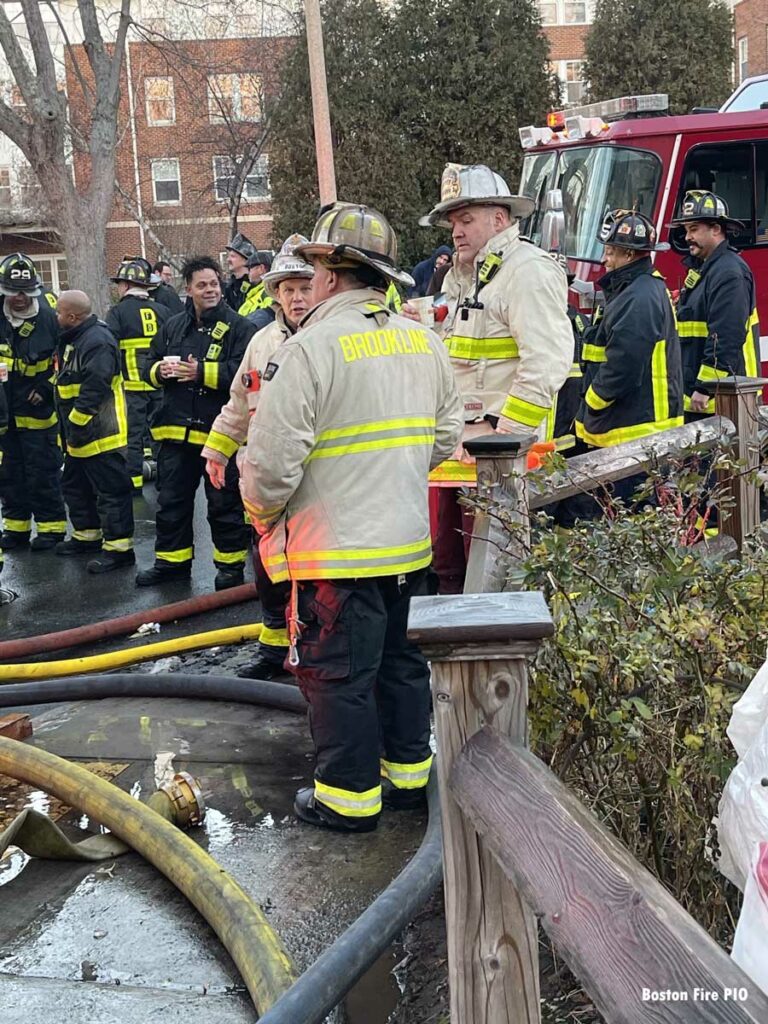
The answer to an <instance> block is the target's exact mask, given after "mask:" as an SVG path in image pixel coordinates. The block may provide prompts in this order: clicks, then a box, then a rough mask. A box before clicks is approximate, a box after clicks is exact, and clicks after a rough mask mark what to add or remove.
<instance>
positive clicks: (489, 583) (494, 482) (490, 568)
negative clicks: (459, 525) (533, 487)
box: [464, 434, 536, 594]
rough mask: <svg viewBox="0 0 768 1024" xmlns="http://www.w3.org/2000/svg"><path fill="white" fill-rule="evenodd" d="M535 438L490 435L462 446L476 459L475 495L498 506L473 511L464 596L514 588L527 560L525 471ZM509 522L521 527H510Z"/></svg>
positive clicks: (527, 532) (528, 436) (532, 436)
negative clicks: (490, 510) (517, 571)
mask: <svg viewBox="0 0 768 1024" xmlns="http://www.w3.org/2000/svg"><path fill="white" fill-rule="evenodd" d="M535 440H536V437H535V435H534V434H525V435H519V434H488V435H487V436H483V437H478V438H475V440H474V441H467V442H466V444H465V445H464V447H465V448H466V450H467V452H468V453H469V454H470V455H472V456H473V457H474V458H475V459H477V496H478V497H479V498H483V499H485V500H487V501H491V502H494V503H495V504H496V505H497V506H498V511H497V512H496V513H495V514H492V515H489V514H488V513H487V512H484V511H482V510H481V509H478V510H477V511H476V512H475V522H474V528H473V530H472V543H471V545H470V548H469V558H468V559H467V575H466V578H465V581H464V593H465V594H487V593H500V592H501V591H502V590H511V589H513V588H514V587H515V583H514V569H515V566H516V565H519V564H520V563H521V562H522V561H523V559H524V558H525V555H526V549H527V547H528V542H529V540H530V520H529V512H528V490H527V485H526V479H525V474H526V464H527V461H528V451H529V449H530V448H531V446H532V445H533V443H534V442H535ZM511 524H518V525H515V526H513V528H512V529H511V530H510V529H508V528H507V526H508V525H511ZM510 575H511V576H512V579H511V580H510ZM518 587H519V584H518Z"/></svg>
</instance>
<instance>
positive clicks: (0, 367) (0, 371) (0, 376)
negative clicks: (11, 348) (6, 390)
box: [0, 363, 8, 384]
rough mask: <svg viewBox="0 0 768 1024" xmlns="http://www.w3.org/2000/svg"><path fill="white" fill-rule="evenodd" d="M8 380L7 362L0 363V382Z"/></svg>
mask: <svg viewBox="0 0 768 1024" xmlns="http://www.w3.org/2000/svg"><path fill="white" fill-rule="evenodd" d="M7 380H8V363H0V384H4V383H5V382H6V381H7Z"/></svg>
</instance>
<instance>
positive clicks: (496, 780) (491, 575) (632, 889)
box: [409, 378, 768, 1024]
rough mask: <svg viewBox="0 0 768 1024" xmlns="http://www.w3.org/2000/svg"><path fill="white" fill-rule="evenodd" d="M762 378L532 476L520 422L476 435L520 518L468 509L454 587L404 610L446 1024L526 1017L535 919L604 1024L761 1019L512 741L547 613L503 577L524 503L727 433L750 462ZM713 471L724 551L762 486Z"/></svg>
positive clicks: (766, 1016) (504, 497)
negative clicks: (463, 563)
mask: <svg viewBox="0 0 768 1024" xmlns="http://www.w3.org/2000/svg"><path fill="white" fill-rule="evenodd" d="M763 383H765V382H762V381H754V380H747V379H744V378H730V379H726V380H725V381H722V382H719V390H718V395H717V415H716V416H714V417H711V418H709V419H705V420H700V421H698V422H697V423H693V424H689V425H686V426H684V427H679V428H676V429H674V430H669V431H666V432H664V433H663V434H658V435H655V436H654V437H653V438H646V439H644V440H642V441H636V442H630V443H627V444H622V445H617V446H615V447H613V448H610V449H606V450H605V451H601V452H595V453H590V454H587V455H583V456H577V457H574V458H573V459H571V460H569V463H568V466H567V469H566V470H565V471H564V472H563V473H562V474H561V475H560V476H559V477H557V478H555V479H554V480H550V482H549V484H548V490H547V491H546V493H545V492H540V491H538V490H537V489H536V487H535V485H532V486H530V487H529V486H528V480H527V478H526V474H525V464H526V452H527V450H528V448H529V447H530V444H531V443H532V441H533V438H513V437H496V436H491V437H489V438H487V439H486V438H483V439H480V440H479V441H477V442H474V443H473V454H475V455H476V456H477V471H478V492H479V494H480V495H481V496H484V497H486V498H488V499H490V500H491V501H493V502H494V503H496V504H500V505H502V506H504V507H505V508H506V510H507V511H506V520H505V521H506V522H516V523H517V524H518V526H519V528H515V529H512V530H508V529H506V528H505V526H504V523H503V522H502V521H501V520H500V518H499V517H498V516H496V515H487V514H485V513H483V512H481V513H479V514H477V515H476V519H475V529H474V534H473V540H472V546H471V550H470V560H469V571H468V574H467V585H466V587H465V593H464V594H463V595H460V596H457V597H447V596H446V597H424V598H417V599H414V601H413V602H412V606H411V612H410V618H409V635H410V636H411V637H412V638H413V639H414V640H416V641H417V642H418V643H419V644H420V645H421V647H422V649H423V650H424V652H425V653H426V655H427V656H428V658H429V659H430V661H431V665H432V690H433V700H434V711H435V732H436V739H437V772H438V780H439V788H440V800H441V809H442V814H443V862H444V889H445V907H446V922H447V935H448V966H449V983H450V1002H451V1024H539V1022H540V1020H541V1011H540V987H539V967H538V924H539V923H540V924H541V925H542V927H543V928H544V930H545V931H546V932H547V934H548V935H549V937H550V938H551V940H552V941H553V943H554V945H555V947H556V948H557V950H558V951H559V952H560V953H561V954H562V956H563V959H564V960H565V961H566V962H567V963H568V964H569V966H570V967H571V969H572V970H573V971H574V973H575V974H576V976H577V977H578V978H579V979H580V981H581V983H582V984H583V986H584V988H585V989H586V991H587V992H588V993H589V994H590V996H591V997H592V999H593V1000H594V1003H595V1005H596V1006H597V1008H598V1009H599V1011H600V1012H601V1014H602V1015H603V1017H604V1018H605V1020H606V1021H608V1022H609V1024H693V1022H696V1024H768V996H766V995H765V994H764V993H763V992H762V991H761V990H760V989H759V988H758V987H757V986H756V985H755V984H754V983H753V982H752V981H751V980H750V979H749V978H748V977H747V976H746V975H745V974H744V973H743V972H742V971H741V969H740V968H739V967H738V966H737V965H736V964H735V963H734V962H733V961H732V960H731V959H730V957H729V956H728V955H727V954H726V953H725V951H724V950H723V949H721V948H720V946H718V945H717V944H716V943H715V942H714V941H713V939H712V938H711V937H710V936H709V935H708V934H707V933H706V932H705V931H704V929H703V928H701V927H700V926H699V925H698V924H697V923H696V922H695V921H694V920H693V918H692V917H691V916H690V915H689V914H688V913H687V912H686V911H685V910H684V909H683V908H682V907H681V906H680V905H679V904H678V903H677V901H676V900H675V899H674V898H673V897H672V895H671V894H670V893H669V892H668V891H667V890H666V889H665V888H664V887H663V886H662V885H661V884H660V883H659V882H658V881H657V880H656V879H655V878H654V877H653V876H652V875H651V874H650V872H648V871H647V870H646V869H645V868H644V867H642V866H641V865H640V864H639V863H638V862H637V861H636V860H635V859H634V858H633V857H632V856H631V855H630V854H629V852H628V851H627V850H626V849H625V847H623V846H622V845H621V843H619V842H618V841H617V840H616V839H615V838H614V837H613V836H612V835H611V834H610V833H609V832H608V831H607V829H606V828H604V827H603V826H602V825H601V824H600V822H599V821H598V820H597V819H596V818H595V816H594V815H593V814H592V813H591V812H590V811H588V810H587V809H586V808H585V807H584V806H583V805H582V804H581V803H580V801H579V800H578V799H577V798H576V796H575V795H574V794H573V793H571V792H570V791H569V790H568V789H567V787H565V786H564V785H563V784H562V783H561V782H560V781H559V780H558V779H557V778H556V776H555V775H554V774H553V773H552V772H551V771H550V770H549V768H547V766H546V765H545V764H543V762H541V761H540V760H539V759H538V758H536V757H534V756H533V755H532V754H531V753H530V752H529V750H528V749H527V706H528V664H529V661H530V659H531V658H532V657H533V656H534V655H535V653H536V650H537V648H538V646H539V644H540V643H541V642H542V640H544V639H545V638H546V637H548V636H551V635H552V633H553V632H554V625H553V622H552V619H551V617H550V615H549V611H548V609H547V607H546V603H545V601H544V598H543V596H542V595H541V594H540V593H524V592H515V591H511V592H503V591H504V590H505V588H508V587H509V585H510V580H511V581H512V586H514V585H515V569H516V566H518V565H519V563H520V561H521V559H522V557H523V552H524V548H525V543H524V540H521V534H522V536H523V537H524V535H525V526H526V521H527V516H528V510H529V509H535V508H539V507H542V506H544V505H546V504H548V503H550V502H552V501H555V500H558V499H560V498H564V497H567V496H569V495H571V494H576V493H579V492H580V491H583V490H590V489H594V488H596V487H599V486H600V485H601V484H604V483H606V482H608V481H615V480H620V479H623V478H626V477H628V476H631V475H634V474H635V473H637V472H640V471H642V470H644V469H647V468H648V467H649V466H651V465H654V464H655V463H656V462H657V461H658V460H659V459H663V458H665V457H673V456H680V455H683V454H684V453H685V452H686V451H687V450H690V449H691V448H694V447H695V448H696V449H697V450H698V451H705V450H706V449H707V448H710V449H711V448H714V447H716V446H718V445H720V444H722V443H723V442H724V441H725V442H727V443H728V445H729V446H730V447H731V448H732V450H733V452H734V455H735V456H736V457H737V458H738V460H739V461H740V462H742V463H743V464H744V466H745V467H746V468H748V469H756V468H757V467H758V465H759V461H760V436H759V434H760V428H761V418H760V415H759V409H758V402H759V392H760V389H761V387H762V384H763ZM723 484H724V486H725V487H727V488H729V489H730V490H731V495H730V498H731V499H732V500H731V501H729V502H727V503H725V504H727V506H728V511H727V513H725V512H724V513H723V515H722V516H721V531H722V533H723V535H724V536H725V537H727V538H729V539H730V540H729V541H725V542H723V541H720V542H719V543H720V544H721V545H722V544H723V543H725V544H728V543H730V546H731V548H732V549H734V550H736V551H737V550H739V549H740V548H741V545H742V543H743V541H744V538H745V537H746V536H748V534H749V533H750V532H751V531H752V530H754V529H755V528H756V527H757V525H758V523H759V490H758V488H757V486H756V484H755V480H754V475H753V474H752V473H750V472H741V473H738V474H729V476H728V477H727V478H725V479H724V481H723ZM704 825H705V823H702V827H704Z"/></svg>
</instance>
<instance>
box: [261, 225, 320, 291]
mask: <svg viewBox="0 0 768 1024" xmlns="http://www.w3.org/2000/svg"><path fill="white" fill-rule="evenodd" d="M306 242H307V239H306V238H305V237H304V235H299V234H293V235H289V237H288V238H286V240H285V241H284V242H283V247H282V248H281V250H280V252H279V253H278V254H277V256H275V258H274V260H273V261H272V268H271V269H270V270H269V271H267V273H266V274H264V276H263V277H262V279H261V280H262V282H263V284H264V291H265V292H266V293H267V295H269V297H270V298H272V299H276V298H277V286H278V285H279V284H280V282H281V281H287V280H288V278H291V277H307V278H311V277H312V276H313V274H314V273H315V271H314V269H313V267H312V264H311V263H307V261H306V260H305V259H302V257H301V256H299V255H298V254H297V253H296V246H298V245H305V244H306Z"/></svg>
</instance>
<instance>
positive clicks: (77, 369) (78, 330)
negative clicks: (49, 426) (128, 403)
mask: <svg viewBox="0 0 768 1024" xmlns="http://www.w3.org/2000/svg"><path fill="white" fill-rule="evenodd" d="M61 350H62V356H61V367H60V369H59V371H58V373H57V374H56V378H55V383H56V405H57V407H58V411H59V420H60V422H61V426H62V430H63V433H64V440H65V442H66V446H67V452H68V454H69V455H71V456H72V457H73V458H81V459H82V458H89V457H90V456H92V455H98V454H100V453H101V452H108V451H113V450H114V449H116V448H123V447H125V445H126V444H127V443H128V420H127V418H126V411H125V395H124V393H123V378H122V375H121V373H120V353H119V350H118V347H117V342H116V341H115V338H114V335H113V334H112V332H111V331H110V330H109V328H108V327H107V325H106V324H105V323H103V322H102V321H101V320H99V319H98V318H97V317H96V316H95V315H91V316H89V317H88V318H87V319H86V320H84V321H83V322H82V323H81V324H79V325H78V326H77V327H74V328H72V329H70V330H68V331H64V332H63V333H62V335H61Z"/></svg>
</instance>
